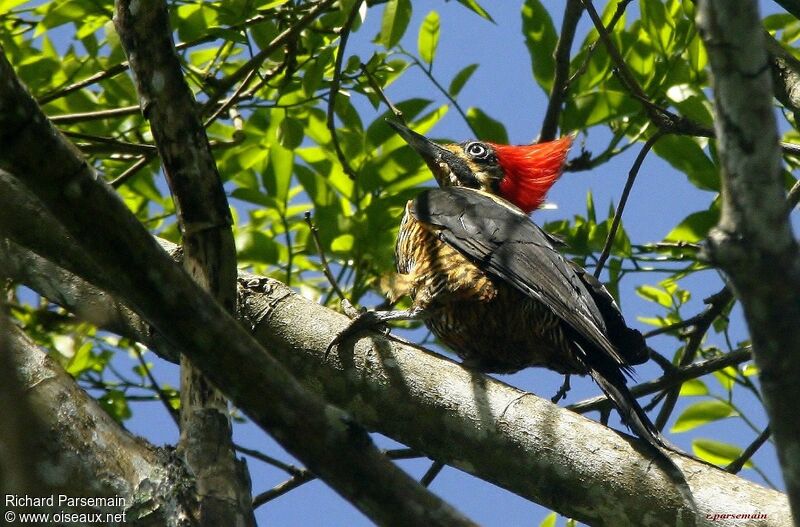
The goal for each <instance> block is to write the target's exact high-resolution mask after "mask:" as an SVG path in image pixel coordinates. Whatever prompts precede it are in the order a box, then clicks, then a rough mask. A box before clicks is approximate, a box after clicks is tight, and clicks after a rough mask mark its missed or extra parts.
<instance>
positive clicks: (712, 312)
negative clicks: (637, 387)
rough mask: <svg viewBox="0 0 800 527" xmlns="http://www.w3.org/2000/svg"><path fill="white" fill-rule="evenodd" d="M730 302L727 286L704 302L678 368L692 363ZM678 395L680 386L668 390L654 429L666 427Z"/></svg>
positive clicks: (731, 295) (731, 299) (731, 294)
mask: <svg viewBox="0 0 800 527" xmlns="http://www.w3.org/2000/svg"><path fill="white" fill-rule="evenodd" d="M732 301H733V293H732V292H731V290H730V288H729V287H728V286H725V287H723V288H722V289H721V290H720V291H719V292H717V293H715V294H713V295H711V296H710V297H708V298H706V299H705V300H704V302H705V303H706V305H707V307H706V309H705V310H704V311H703V313H702V314H701V316H700V318H699V319H698V321H697V323H696V324H695V325H694V328H693V329H692V331H691V332H690V333H689V338H688V340H687V341H686V346H685V347H684V349H683V356H682V357H681V360H680V363H679V366H688V365H689V364H691V363H692V362H693V361H694V357H695V355H696V354H697V351H698V350H699V349H700V345H701V344H702V343H703V339H704V338H705V335H706V333H707V332H708V330H709V328H710V327H711V324H713V323H714V321H715V320H716V319H717V317H718V316H720V314H722V312H723V311H725V309H726V308H727V307H728V305H729V304H730V303H731V302H732ZM679 394H680V384H679V385H677V386H675V387H674V388H672V389H670V391H669V392H668V393H667V395H666V397H665V398H664V404H663V405H662V406H661V410H660V411H659V412H658V416H657V417H656V422H655V425H656V428H658V429H659V430H662V429H663V428H664V427H665V426H666V424H667V421H668V420H669V416H670V415H671V414H672V411H673V410H674V409H675V403H677V402H678V395H679Z"/></svg>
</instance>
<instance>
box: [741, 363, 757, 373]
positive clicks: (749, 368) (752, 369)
mask: <svg viewBox="0 0 800 527" xmlns="http://www.w3.org/2000/svg"><path fill="white" fill-rule="evenodd" d="M742 375H744V376H745V377H750V376H752V375H758V366H756V365H755V364H753V363H752V362H750V363H747V364H745V365H744V366H742Z"/></svg>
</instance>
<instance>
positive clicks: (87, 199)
mask: <svg viewBox="0 0 800 527" xmlns="http://www.w3.org/2000/svg"><path fill="white" fill-rule="evenodd" d="M0 76H1V77H2V78H3V79H5V82H4V83H2V84H0V143H2V144H3V145H4V146H7V147H8V148H4V149H3V150H2V151H0V169H3V170H6V171H7V172H8V173H9V174H11V175H12V176H13V177H15V178H17V180H18V181H20V182H21V183H22V184H23V185H25V186H26V187H27V188H28V189H29V190H30V191H31V192H32V193H33V194H35V195H36V197H37V198H38V199H39V200H41V202H42V203H43V204H44V206H45V207H46V208H47V209H48V210H49V211H50V212H51V213H52V214H53V216H54V217H55V218H56V219H57V220H58V222H59V223H60V224H62V225H63V226H64V228H65V229H66V231H67V232H68V233H69V234H70V235H71V236H72V237H73V238H74V239H75V241H76V243H78V244H79V245H80V246H81V248H82V249H83V250H84V251H85V252H86V255H87V257H88V258H90V259H92V260H94V262H95V263H96V264H97V265H98V266H100V267H102V268H103V269H104V272H107V273H109V274H112V275H114V276H115V281H114V283H113V284H109V292H111V293H113V294H114V295H115V296H116V297H117V298H118V299H120V300H121V301H123V302H125V303H126V304H128V305H129V306H131V307H132V308H133V309H134V310H135V311H136V312H138V313H140V314H141V315H142V316H143V317H144V318H145V319H146V320H147V321H148V322H149V323H150V324H152V325H153V327H154V328H155V329H156V330H158V331H159V332H160V333H161V334H162V335H163V337H164V338H165V339H166V340H167V341H168V342H170V344H171V345H173V346H175V347H176V348H179V349H180V350H181V352H182V353H184V354H186V355H187V356H188V357H189V359H190V360H192V362H193V364H195V365H196V366H197V367H198V368H200V369H201V370H202V372H203V373H204V374H205V375H206V376H207V377H208V378H209V379H210V380H211V381H212V382H213V383H214V384H215V385H216V386H217V387H218V388H219V389H221V390H223V391H224V393H225V394H226V395H227V396H229V397H230V399H231V400H232V401H233V402H234V403H235V404H236V405H237V406H238V407H239V408H240V409H242V411H243V412H244V413H246V414H247V415H248V416H250V418H251V419H253V421H254V422H256V423H257V424H258V425H259V426H261V427H262V428H263V429H264V430H266V431H267V432H269V433H270V434H271V435H272V436H273V437H274V438H275V439H276V440H277V441H278V442H279V443H281V445H282V446H284V447H285V448H286V449H287V450H288V451H289V452H291V453H292V454H293V455H295V456H296V457H297V458H298V459H300V460H301V461H302V462H304V463H305V464H306V466H307V467H308V468H309V469H310V470H311V471H312V472H314V473H315V474H317V475H319V477H320V478H322V479H323V480H325V481H326V482H327V483H328V484H330V485H331V487H333V488H334V490H336V491H337V492H339V493H340V494H341V495H342V496H343V497H345V498H346V499H348V501H350V502H351V503H353V505H355V506H356V507H358V508H359V509H360V510H362V511H363V512H364V513H365V514H366V515H367V516H369V517H371V518H372V519H373V520H374V521H375V522H377V523H379V524H387V525H472V523H471V522H469V521H468V520H467V519H465V518H464V517H463V516H461V515H460V514H459V513H458V512H456V511H455V510H454V509H453V508H452V507H450V506H449V505H447V504H446V503H444V502H443V501H442V500H441V499H439V498H437V497H436V496H434V495H433V494H431V493H430V492H428V491H427V490H426V489H425V488H424V487H422V486H421V485H419V483H417V482H416V481H414V480H413V479H412V478H410V477H409V476H408V475H407V474H406V473H405V472H403V471H402V470H400V469H399V468H398V467H396V466H395V465H394V464H392V463H391V462H390V461H389V460H388V459H387V458H386V457H385V456H384V455H383V454H382V453H381V452H380V451H379V450H378V449H377V448H375V446H374V445H373V444H372V442H371V440H370V438H369V436H368V435H367V434H365V433H364V432H363V430H362V429H361V428H360V427H359V426H358V425H357V424H356V423H355V422H354V421H353V420H352V418H351V417H350V416H349V415H348V414H346V413H344V412H342V411H341V410H340V409H338V408H335V407H333V406H331V405H329V404H327V403H325V401H323V400H322V399H321V398H319V397H318V396H315V395H313V394H311V393H309V392H308V391H307V390H306V389H305V388H303V386H301V385H300V384H299V383H298V382H297V381H296V380H295V379H294V378H293V377H292V376H291V374H289V372H288V371H287V370H286V369H285V368H284V367H283V366H282V365H281V364H280V363H279V362H278V361H276V360H275V359H274V357H272V356H271V355H270V354H269V353H267V352H266V351H265V350H264V349H263V348H261V346H260V345H259V344H258V342H257V341H255V340H254V339H253V338H252V336H251V335H250V334H248V333H247V331H245V330H244V328H242V327H241V326H240V325H239V324H238V323H237V322H236V321H235V320H234V319H233V318H232V317H231V316H230V315H229V314H228V313H227V312H226V311H225V310H224V309H223V308H222V307H221V306H220V305H219V304H217V303H216V302H215V301H214V299H213V298H211V297H210V296H209V295H208V293H207V292H205V291H203V290H202V289H201V288H199V287H198V286H197V284H196V283H194V282H193V281H192V279H191V277H189V276H188V275H187V274H186V272H185V271H184V270H183V269H182V268H180V267H179V266H177V265H176V264H175V262H173V261H172V260H171V259H170V258H169V256H168V255H167V254H166V253H165V252H164V251H163V250H162V249H161V248H160V247H159V245H158V244H157V243H156V242H155V241H154V240H153V238H152V237H151V236H150V234H149V233H148V232H147V231H146V230H145V229H144V227H143V226H142V225H141V224H140V223H139V222H138V220H137V219H136V218H135V217H134V216H133V215H132V214H131V213H130V211H129V210H128V209H127V208H126V207H125V204H124V203H123V202H122V201H121V200H120V199H119V198H118V197H117V196H116V195H115V194H114V193H113V191H112V190H111V189H110V188H109V187H108V185H106V184H105V183H104V182H103V181H101V180H99V179H98V177H97V175H96V174H95V173H94V171H93V170H92V169H91V167H89V166H88V164H87V163H86V162H85V161H84V160H83V159H82V157H81V156H80V153H79V152H78V151H77V150H76V148H75V147H74V146H73V145H72V144H71V143H69V141H67V140H66V139H65V138H64V137H63V136H62V135H61V134H60V133H59V132H58V131H57V130H56V129H55V128H54V127H53V125H52V124H51V123H50V122H49V121H47V119H46V117H45V116H44V114H43V113H42V112H41V109H40V108H39V107H38V106H37V105H36V103H35V101H34V100H33V99H32V98H31V96H30V94H29V93H28V92H27V90H25V89H24V88H23V87H22V85H21V84H20V82H19V79H18V78H17V77H16V75H15V74H14V72H13V70H12V68H11V65H10V64H9V63H8V61H7V59H6V58H5V56H4V55H0ZM75 267H80V266H79V265H77V266H75ZM79 273H80V270H79ZM220 346H224V348H225V349H224V350H223V351H222V352H221V351H220V349H219V347H220Z"/></svg>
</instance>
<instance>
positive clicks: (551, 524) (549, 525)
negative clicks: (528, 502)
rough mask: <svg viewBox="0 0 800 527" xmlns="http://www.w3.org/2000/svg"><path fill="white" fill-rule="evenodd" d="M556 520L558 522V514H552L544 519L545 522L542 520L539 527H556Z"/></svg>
mask: <svg viewBox="0 0 800 527" xmlns="http://www.w3.org/2000/svg"><path fill="white" fill-rule="evenodd" d="M556 520H558V514H556V513H555V512H551V513H550V514H548V515H547V516H545V517H544V520H542V523H540V524H539V527H556Z"/></svg>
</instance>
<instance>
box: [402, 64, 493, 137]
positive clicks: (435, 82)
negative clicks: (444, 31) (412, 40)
mask: <svg viewBox="0 0 800 527" xmlns="http://www.w3.org/2000/svg"><path fill="white" fill-rule="evenodd" d="M403 54H404V55H405V56H406V57H408V58H409V59H411V61H412V62H413V63H414V64H416V65H417V67H419V69H421V70H422V73H424V74H425V76H426V77H428V80H430V81H431V83H432V84H433V85H434V86H435V87H436V89H437V90H439V91H440V92H441V94H442V95H444V96H445V98H446V99H447V100H448V101H450V104H452V105H453V108H455V109H456V111H457V112H458V114H459V115H460V116H461V118H462V119H463V120H464V122H465V123H466V124H467V126H468V127H469V129H470V131H471V132H472V134H473V135H474V136H475V138H478V131H477V130H475V127H474V126H472V123H471V122H470V121H469V119H467V114H466V113H465V112H464V110H463V109H462V108H461V105H460V104H458V101H456V100H455V99H454V98H453V96H452V95H450V92H448V91H447V90H446V89H445V88H444V86H442V85H441V84H440V83H439V81H438V80H436V77H434V76H433V73H431V71H430V70H429V69H428V68H426V67H425V66H424V65H423V64H422V63H421V62H420V61H419V59H418V58H417V57H415V56H414V55H412V54H410V53H408V52H405V51H404V52H403Z"/></svg>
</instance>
